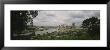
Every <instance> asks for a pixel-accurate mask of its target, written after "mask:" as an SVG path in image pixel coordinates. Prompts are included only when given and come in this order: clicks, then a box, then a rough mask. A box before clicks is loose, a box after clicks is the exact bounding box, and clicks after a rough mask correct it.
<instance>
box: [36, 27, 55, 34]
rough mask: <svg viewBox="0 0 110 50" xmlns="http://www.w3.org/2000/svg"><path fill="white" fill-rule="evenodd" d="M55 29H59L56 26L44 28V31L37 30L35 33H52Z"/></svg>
mask: <svg viewBox="0 0 110 50" xmlns="http://www.w3.org/2000/svg"><path fill="white" fill-rule="evenodd" d="M54 31H57V29H56V28H50V29H48V30H44V31H36V32H35V34H36V35H37V34H41V35H42V34H46V33H47V32H48V33H52V32H54Z"/></svg>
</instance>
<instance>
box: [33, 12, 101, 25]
mask: <svg viewBox="0 0 110 50" xmlns="http://www.w3.org/2000/svg"><path fill="white" fill-rule="evenodd" d="M93 16H94V17H98V18H99V19H100V10H38V15H37V16H36V17H35V18H34V19H33V25H35V26H58V25H72V23H75V25H76V26H80V25H81V24H82V22H83V21H84V20H85V19H87V18H91V17H93Z"/></svg>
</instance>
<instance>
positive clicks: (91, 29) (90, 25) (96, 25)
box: [82, 17, 100, 35]
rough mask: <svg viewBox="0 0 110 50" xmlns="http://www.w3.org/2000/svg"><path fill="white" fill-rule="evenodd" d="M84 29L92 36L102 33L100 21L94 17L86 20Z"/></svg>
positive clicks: (83, 25) (83, 24)
mask: <svg viewBox="0 0 110 50" xmlns="http://www.w3.org/2000/svg"><path fill="white" fill-rule="evenodd" d="M82 28H83V29H85V31H87V33H89V34H90V35H95V34H99V33H100V19H98V18H96V17H92V18H89V19H86V20H84V21H83V23H82Z"/></svg>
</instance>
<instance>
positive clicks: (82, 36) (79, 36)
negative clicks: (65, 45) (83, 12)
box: [15, 28, 100, 40]
mask: <svg viewBox="0 0 110 50" xmlns="http://www.w3.org/2000/svg"><path fill="white" fill-rule="evenodd" d="M15 39H17V40H100V35H99V34H95V35H94V36H91V35H90V34H89V33H87V32H85V31H84V30H82V29H64V28H62V29H59V30H58V31H55V32H52V33H47V34H43V35H40V34H37V35H32V34H31V35H18V36H16V37H15Z"/></svg>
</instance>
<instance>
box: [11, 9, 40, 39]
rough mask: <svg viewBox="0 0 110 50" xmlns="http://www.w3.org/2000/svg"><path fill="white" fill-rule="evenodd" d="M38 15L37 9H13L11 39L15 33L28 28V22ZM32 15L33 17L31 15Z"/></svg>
mask: <svg viewBox="0 0 110 50" xmlns="http://www.w3.org/2000/svg"><path fill="white" fill-rule="evenodd" d="M37 15H38V11H37V10H12V11H11V39H13V38H14V37H13V35H14V34H15V33H17V34H20V33H21V32H22V31H23V30H25V29H26V28H27V23H29V22H30V21H31V24H32V25H33V18H35V17H36V16H37ZM30 16H31V17H30Z"/></svg>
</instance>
